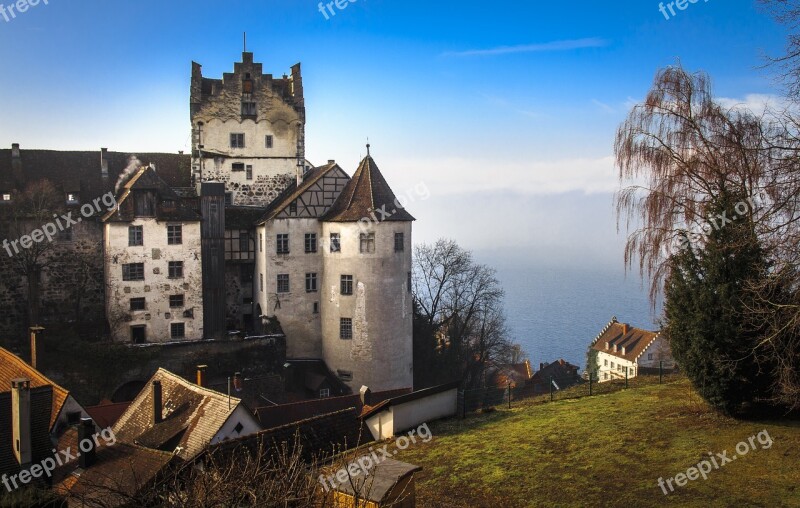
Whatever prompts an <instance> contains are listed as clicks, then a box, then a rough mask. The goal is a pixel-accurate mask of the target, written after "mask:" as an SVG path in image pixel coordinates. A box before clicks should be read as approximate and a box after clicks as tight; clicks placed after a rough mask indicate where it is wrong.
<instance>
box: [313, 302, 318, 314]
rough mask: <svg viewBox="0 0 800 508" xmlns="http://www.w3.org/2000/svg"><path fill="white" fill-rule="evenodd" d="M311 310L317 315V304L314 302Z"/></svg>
mask: <svg viewBox="0 0 800 508" xmlns="http://www.w3.org/2000/svg"><path fill="white" fill-rule="evenodd" d="M312 309H313V310H312V312H313V313H314V314H319V302H314V305H313V307H312Z"/></svg>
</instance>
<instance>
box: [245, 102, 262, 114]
mask: <svg viewBox="0 0 800 508" xmlns="http://www.w3.org/2000/svg"><path fill="white" fill-rule="evenodd" d="M257 110H258V107H257V106H256V103H255V102H242V116H256V115H257V114H258V113H257Z"/></svg>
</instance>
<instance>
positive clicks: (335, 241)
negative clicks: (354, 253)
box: [331, 233, 342, 252]
mask: <svg viewBox="0 0 800 508" xmlns="http://www.w3.org/2000/svg"><path fill="white" fill-rule="evenodd" d="M331 252H342V240H341V237H340V236H339V233H331Z"/></svg>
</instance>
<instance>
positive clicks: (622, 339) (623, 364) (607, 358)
mask: <svg viewBox="0 0 800 508" xmlns="http://www.w3.org/2000/svg"><path fill="white" fill-rule="evenodd" d="M589 358H590V365H589V366H588V370H589V371H590V372H591V373H592V374H593V375H594V376H595V379H596V380H599V381H600V382H604V381H612V380H614V379H625V375H626V373H627V377H628V378H633V377H636V376H637V375H640V374H644V373H645V372H647V373H655V372H657V370H658V369H659V368H660V367H661V366H663V368H664V369H668V370H671V369H673V368H675V361H674V360H673V358H672V351H671V350H670V347H669V342H668V341H667V340H666V338H665V337H664V336H662V335H661V333H660V332H651V331H648V330H642V329H640V328H635V327H632V326H630V325H629V324H627V323H619V322H618V321H617V318H616V317H613V318H612V319H611V321H610V322H609V323H608V324H607V325H606V326H605V328H603V330H602V331H601V332H600V334H599V335H598V336H597V337H595V339H594V341H592V345H591V346H590V348H589Z"/></svg>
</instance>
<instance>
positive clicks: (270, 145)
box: [264, 136, 273, 148]
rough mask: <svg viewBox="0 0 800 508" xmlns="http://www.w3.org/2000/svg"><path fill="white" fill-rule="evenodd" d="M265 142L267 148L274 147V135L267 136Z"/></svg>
mask: <svg viewBox="0 0 800 508" xmlns="http://www.w3.org/2000/svg"><path fill="white" fill-rule="evenodd" d="M264 144H265V146H266V147H267V148H272V144H273V140H272V136H267V137H266V139H265V141H264Z"/></svg>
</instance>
